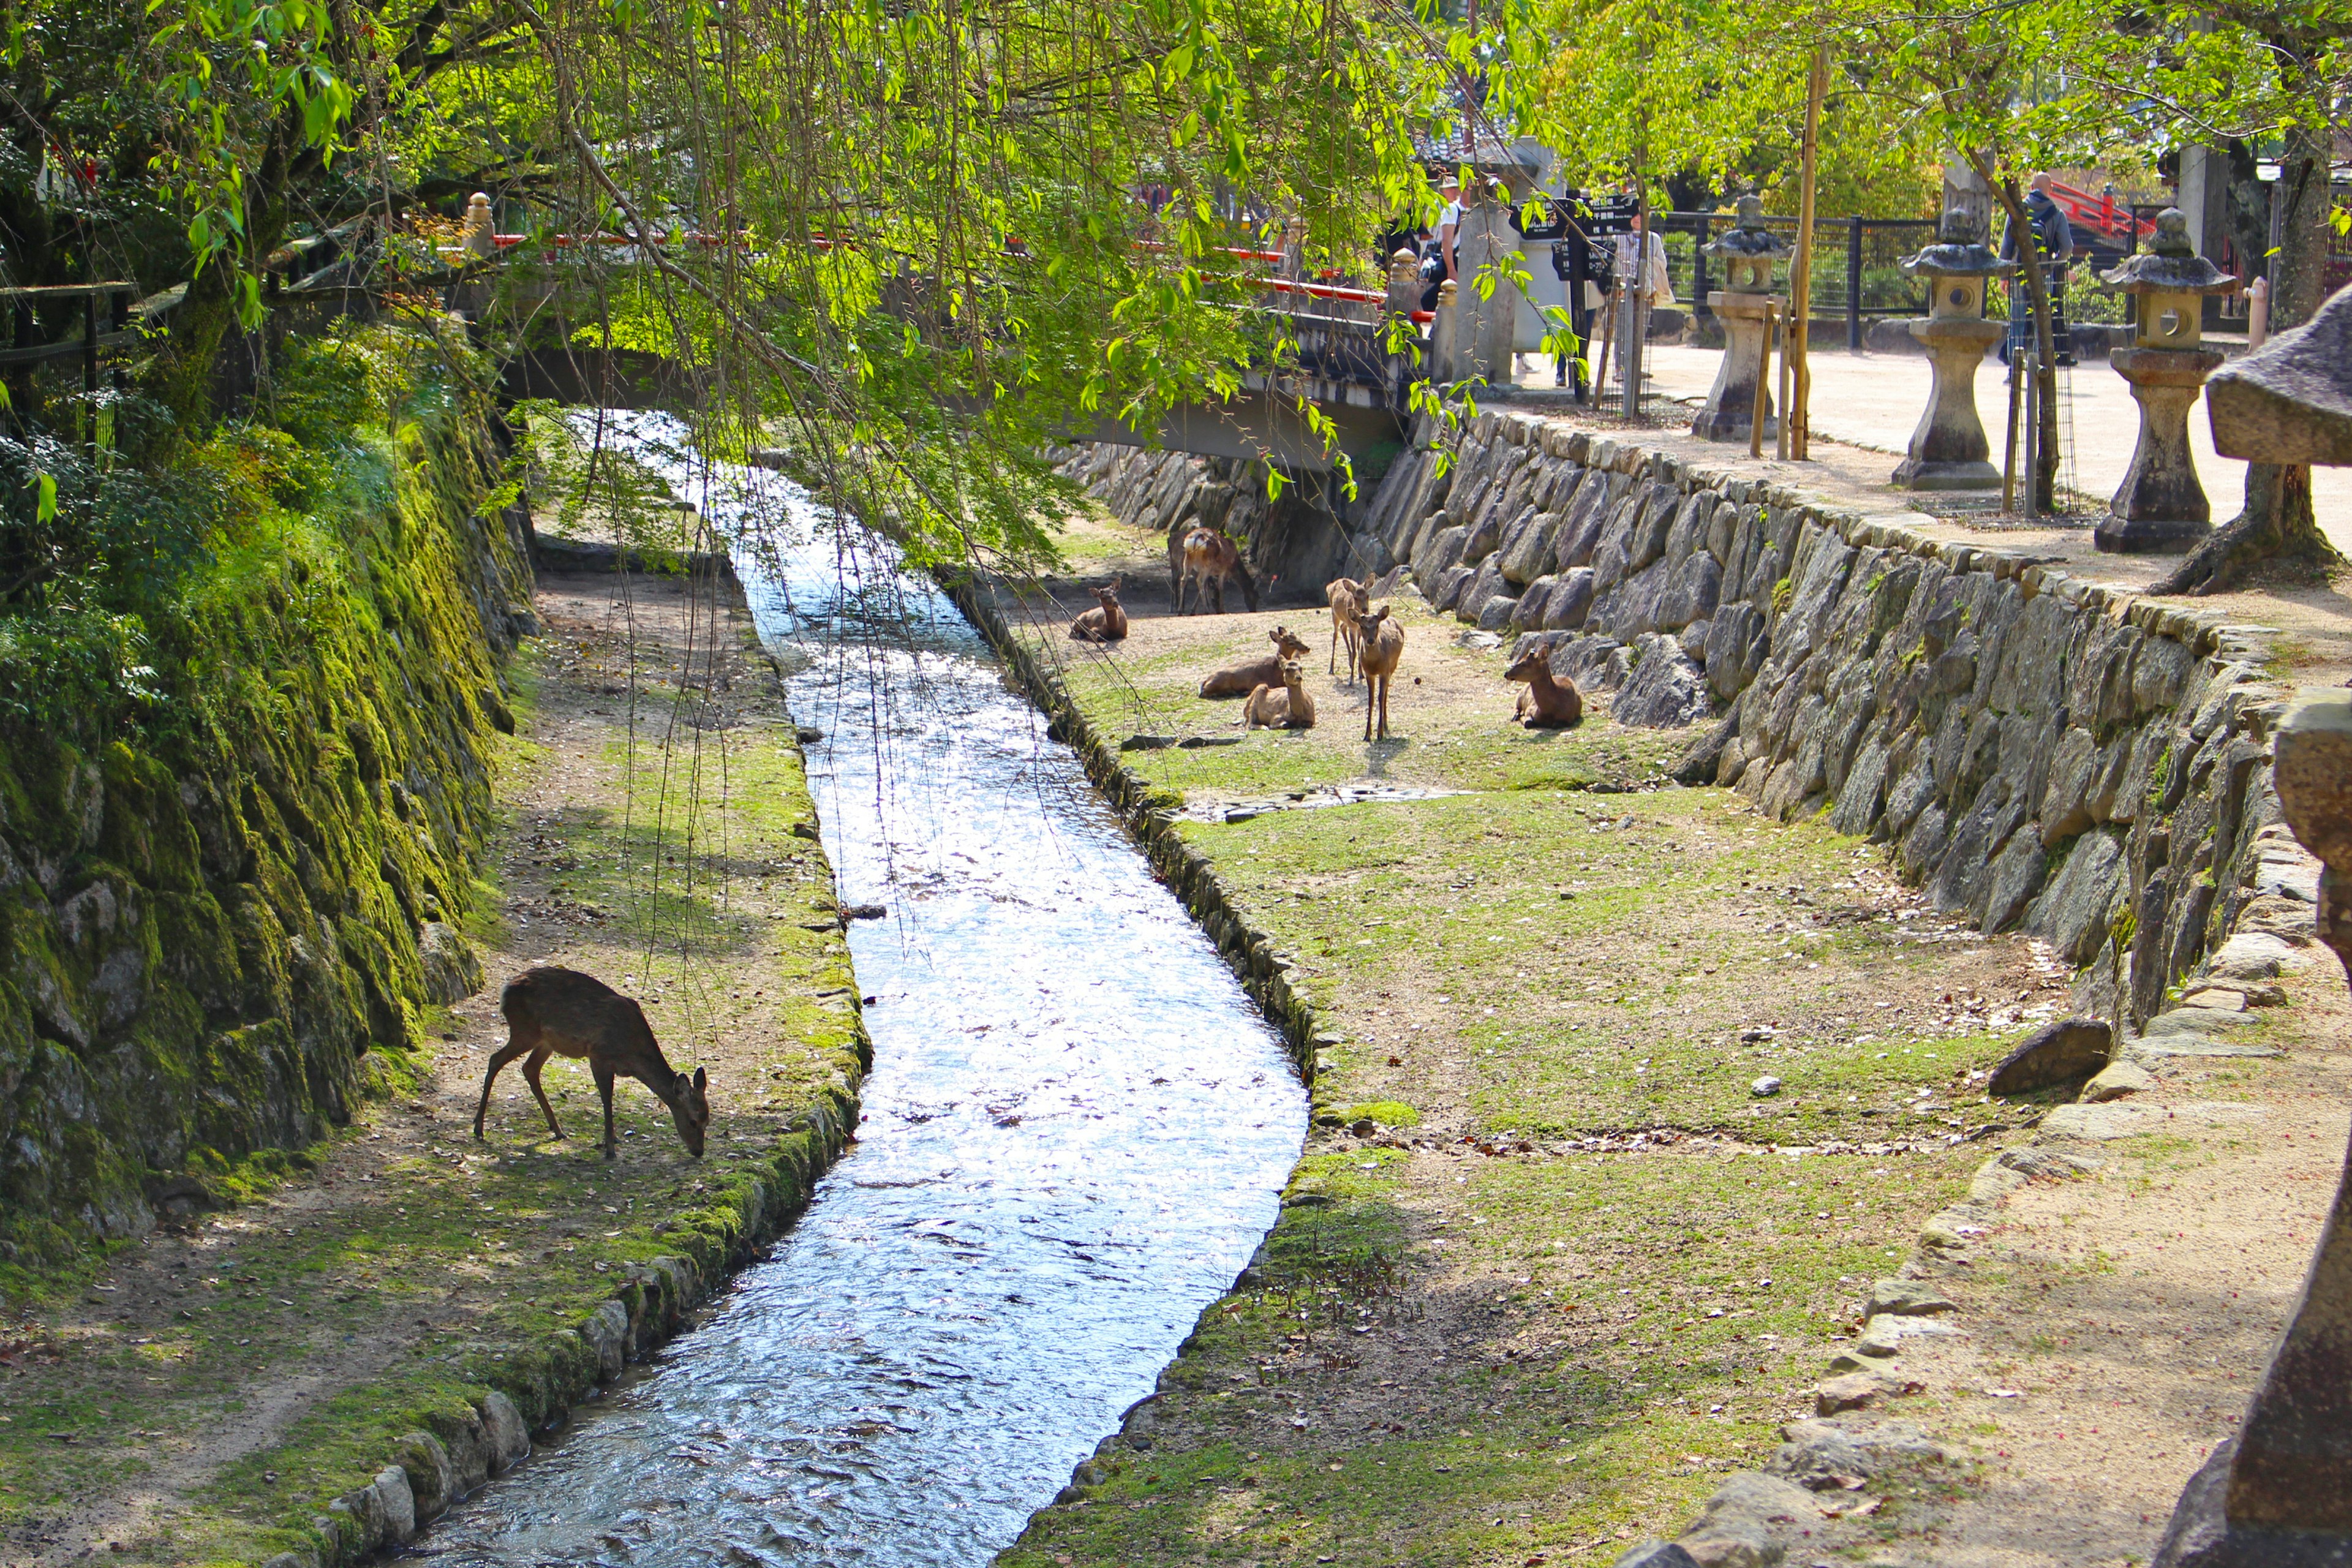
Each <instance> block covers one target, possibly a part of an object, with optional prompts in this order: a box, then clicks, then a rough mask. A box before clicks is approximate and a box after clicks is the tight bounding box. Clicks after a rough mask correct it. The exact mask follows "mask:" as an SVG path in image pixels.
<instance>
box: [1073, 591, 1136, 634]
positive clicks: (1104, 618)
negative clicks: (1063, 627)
mask: <svg viewBox="0 0 2352 1568" xmlns="http://www.w3.org/2000/svg"><path fill="white" fill-rule="evenodd" d="M1126 581H1127V579H1126V578H1124V577H1118V578H1114V579H1113V580H1112V582H1111V585H1110V586H1109V587H1108V588H1090V589H1088V590H1087V592H1088V593H1090V594H1092V595H1094V596H1095V607H1094V608H1093V609H1091V610H1088V611H1087V612H1086V613H1085V614H1083V615H1081V616H1079V617H1078V618H1077V619H1076V620H1075V621H1072V622H1071V623H1070V637H1071V640H1072V641H1074V642H1118V641H1119V640H1120V639H1121V638H1123V637H1126V636H1127V611H1126V610H1124V609H1123V608H1121V607H1120V605H1119V602H1118V590H1119V584H1122V583H1124V582H1126Z"/></svg>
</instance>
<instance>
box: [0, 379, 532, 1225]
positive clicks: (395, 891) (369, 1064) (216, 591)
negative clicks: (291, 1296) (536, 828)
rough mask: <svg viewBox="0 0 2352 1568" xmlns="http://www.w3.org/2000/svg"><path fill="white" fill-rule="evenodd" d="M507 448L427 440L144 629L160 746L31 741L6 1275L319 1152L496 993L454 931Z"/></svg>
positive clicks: (500, 623)
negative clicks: (360, 1107) (264, 1154)
mask: <svg viewBox="0 0 2352 1568" xmlns="http://www.w3.org/2000/svg"><path fill="white" fill-rule="evenodd" d="M487 441H488V431H487V430H486V429H485V428H483V427H482V426H480V425H479V424H478V423H469V422H468V421H467V420H466V419H464V418H459V417H455V416H445V417H443V418H441V419H439V420H437V421H434V422H431V423H415V422H411V423H408V424H404V425H403V426H400V428H399V429H398V430H397V432H396V433H395V434H394V436H392V437H388V438H387V439H386V441H385V442H384V444H383V450H381V451H379V452H375V453H373V454H361V457H362V458H363V459H369V460H373V461H374V462H375V463H377V464H378V465H379V468H380V472H379V477H380V479H382V481H383V482H381V483H379V484H377V485H375V486H374V487H373V489H371V490H369V491H368V492H367V493H368V494H369V495H370V496H371V497H372V499H370V500H366V501H364V503H362V504H358V505H353V506H344V507H340V508H337V509H334V510H333V514H332V521H331V523H323V524H322V523H321V521H320V519H318V518H312V519H310V520H309V525H308V526H306V527H304V528H302V529H300V530H298V531H289V532H287V533H285V534H283V535H281V536H278V537H275V538H274V539H273V540H272V542H271V543H270V545H269V547H268V548H264V549H253V548H244V549H240V550H238V551H236V552H234V558H233V559H229V558H226V557H225V558H224V560H223V561H222V562H221V563H219V565H218V569H217V570H216V571H215V573H214V574H213V575H212V577H211V578H209V579H207V580H206V581H205V582H203V583H201V584H198V585H197V586H196V588H195V589H194V590H192V593H191V595H190V597H189V600H188V602H187V605H186V609H185V613H184V616H182V617H181V618H180V620H179V621H178V622H177V623H176V624H173V625H170V626H153V627H152V628H151V630H152V634H153V637H154V642H155V659H156V672H155V676H154V680H155V684H156V686H157V687H158V689H159V692H160V696H159V700H157V701H155V702H154V703H153V704H152V705H151V709H150V711H149V714H148V716H147V717H146V719H145V720H144V721H142V722H141V723H140V724H138V725H137V726H134V727H132V728H131V729H129V730H127V731H124V732H123V733H121V734H119V735H117V736H114V737H112V738H92V737H91V736H89V735H88V734H85V733H78V732H76V731H75V727H74V726H72V725H70V724H67V725H61V726H57V727H53V728H51V729H49V730H47V731H43V732H37V733H12V734H10V735H8V736H7V737H6V743H5V751H0V1259H5V1262H7V1263H14V1264H18V1265H37V1264H43V1263H53V1262H55V1261H58V1260H59V1259H60V1258H66V1257H68V1256H70V1255H71V1254H72V1253H73V1252H74V1251H75V1250H76V1249H78V1248H80V1247H86V1246H88V1245H89V1244H90V1243H93V1242H97V1241H101V1240H106V1239H110V1238H118V1237H131V1236H135V1235H138V1234H140V1233H141V1232H142V1231H143V1230H144V1229H145V1228H147V1227H148V1226H150V1225H151V1224H152V1222H153V1218H154V1215H155V1213H156V1211H157V1209H158V1208H159V1207H167V1206H172V1205H185V1204H188V1203H191V1202H200V1201H202V1199H203V1196H204V1191H205V1184H206V1183H207V1182H208V1181H214V1180H217V1179H218V1178H220V1177H221V1176H223V1175H225V1174H226V1173H228V1172H229V1171H230V1169H231V1166H232V1165H233V1163H236V1162H238V1161H240V1160H241V1159H243V1158H244V1157H246V1156H248V1155H251V1154H253V1153H255V1152H257V1151H265V1150H273V1149H276V1150H288V1149H298V1148H299V1146H301V1145H303V1144H305V1143H307V1142H311V1141H312V1140H314V1139H316V1138H317V1137H318V1136H319V1135H320V1133H321V1132H322V1131H323V1130H324V1129H325V1128H326V1127H327V1126H328V1125H329V1124H331V1123H340V1122H341V1121H345V1120H347V1119H348V1116H349V1112H350V1107H351V1104H352V1100H353V1098H354V1097H355V1096H356V1095H358V1094H360V1093H362V1091H363V1090H364V1089H365V1087H366V1086H367V1085H368V1083H369V1082H370V1081H371V1080H372V1079H373V1080H375V1081H378V1082H381V1083H384V1084H394V1083H397V1082H399V1081H401V1080H402V1079H404V1076H405V1075H406V1073H407V1072H408V1070H409V1067H408V1061H409V1058H408V1052H409V1050H410V1048H411V1047H413V1046H415V1044H416V1043H417V1039H418V1036H419V1030H420V1009H421V1008H422V1007H423V1006H424V1005H426V1004H427V1003H428V1002H432V1001H446V1000H450V999H454V998H455V997H456V996H457V995H459V994H463V993H464V992H465V991H466V990H467V989H469V988H470V987H471V985H472V984H475V983H477V981H478V965H476V964H475V963H474V961H473V959H472V956H471V953H470V951H469V950H468V949H467V945H466V942H465V941H464V938H463V937H462V936H461V935H460V934H459V932H458V929H457V926H458V922H459V921H461V920H462V918H463V917H464V916H465V914H466V913H467V911H468V909H469V906H470V904H471V901H472V898H473V892H472V882H471V868H472V865H473V861H474V858H475V856H476V855H477V853H478V850H479V849H480V847H481V845H482V842H483V838H484V835H485V834H486V832H487V831H488V827H489V826H490V822H491V812H492V805H491V795H490V782H491V781H490V753H489V750H488V741H489V739H490V735H491V731H493V730H494V729H498V728H508V729H510V728H511V727H512V722H513V721H512V718H511V716H510V715H509V713H508V712H507V710H506V708H505V705H504V703H503V701H502V700H501V699H500V696H499V672H500V667H501V663H502V661H503V659H504V657H505V655H506V654H507V653H508V652H509V650H510V649H511V647H513V645H514V641H515V638H516V637H517V636H518V635H520V633H521V632H522V631H523V630H525V629H526V628H527V626H528V621H529V616H530V611H529V604H530V565H529V557H528V553H527V537H526V529H527V522H526V521H525V519H524V517H523V514H522V513H521V511H520V509H519V508H504V509H500V508H495V507H493V508H489V509H488V510H485V507H484V500H485V492H484V489H483V486H482V480H481V476H482V475H483V474H484V472H485V465H484V464H483V462H482V460H481V459H482V456H483V453H484V452H485V451H486V450H487V447H486V443H487Z"/></svg>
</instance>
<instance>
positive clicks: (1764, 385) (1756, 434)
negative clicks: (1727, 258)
mask: <svg viewBox="0 0 2352 1568" xmlns="http://www.w3.org/2000/svg"><path fill="white" fill-rule="evenodd" d="M1777 304H1778V301H1777V300H1770V299H1767V300H1765V301H1764V362H1763V363H1761V364H1759V365H1758V366H1757V367H1756V403H1755V406H1754V408H1753V409H1752V410H1751V411H1750V412H1749V415H1748V456H1749V457H1751V458H1760V457H1762V456H1763V455H1764V411H1765V409H1767V408H1769V407H1770V406H1771V399H1770V396H1769V393H1770V391H1771V386H1772V312H1773V309H1774V307H1775V306H1776V305H1777Z"/></svg>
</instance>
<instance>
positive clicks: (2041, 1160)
mask: <svg viewBox="0 0 2352 1568" xmlns="http://www.w3.org/2000/svg"><path fill="white" fill-rule="evenodd" d="M2093 1081H2094V1082H2095V1081H2097V1080H2095V1079H2094V1080H2093ZM2000 1163H2002V1164H2004V1165H2006V1166H2008V1167H2009V1168H2010V1169H2011V1170H2012V1171H2018V1172H2021V1173H2024V1174H2026V1175H2029V1176H2049V1177H2052V1178H2053V1179H2063V1178H2065V1177H2068V1176H2087V1175H2089V1174H2090V1173H2092V1172H2093V1171H2095V1170H2097V1169H2098V1168H2099V1167H2100V1166H2102V1165H2104V1164H2105V1163H2106V1161H2105V1160H2104V1159H2102V1158H2101V1157H2100V1156H2098V1155H2096V1154H2072V1153H2067V1152H2064V1151H2063V1150H2058V1149H2004V1150H2002V1151H2001V1154H2000Z"/></svg>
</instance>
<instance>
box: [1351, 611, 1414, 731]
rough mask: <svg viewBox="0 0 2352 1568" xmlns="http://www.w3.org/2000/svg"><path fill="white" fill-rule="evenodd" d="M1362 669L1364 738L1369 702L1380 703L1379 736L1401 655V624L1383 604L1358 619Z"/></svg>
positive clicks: (1369, 715) (1384, 726)
mask: <svg viewBox="0 0 2352 1568" xmlns="http://www.w3.org/2000/svg"><path fill="white" fill-rule="evenodd" d="M1357 636H1358V637H1359V644H1358V646H1359V648H1360V657H1361V658H1362V660H1363V670H1364V739H1365V740H1367V741H1369V740H1370V739H1371V738H1372V706H1373V703H1374V702H1375V701H1377V702H1378V703H1379V705H1380V715H1381V739H1382V740H1386V739H1387V738H1388V732H1389V679H1390V677H1391V676H1393V675H1395V674H1396V667H1397V664H1398V661H1399V660H1401V659H1402V658H1404V626H1403V624H1402V622H1400V621H1398V620H1397V619H1396V618H1395V617H1394V616H1391V615H1390V614H1389V607H1388V606H1387V605H1381V607H1380V608H1379V609H1377V610H1374V611H1373V612H1372V613H1371V614H1370V615H1369V616H1365V617H1363V619H1362V620H1360V622H1358V623H1357Z"/></svg>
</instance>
